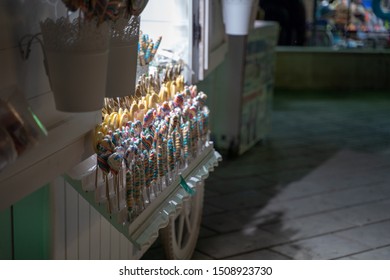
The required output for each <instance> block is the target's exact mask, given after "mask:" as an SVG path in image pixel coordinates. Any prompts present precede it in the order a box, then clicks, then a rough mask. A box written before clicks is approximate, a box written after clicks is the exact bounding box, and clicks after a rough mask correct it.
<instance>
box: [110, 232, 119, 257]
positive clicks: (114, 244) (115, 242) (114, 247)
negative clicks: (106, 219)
mask: <svg viewBox="0 0 390 280" xmlns="http://www.w3.org/2000/svg"><path fill="white" fill-rule="evenodd" d="M110 237H111V238H110V239H111V255H110V259H111V260H119V246H120V233H119V231H118V230H117V229H116V228H114V227H113V226H111V236H110Z"/></svg>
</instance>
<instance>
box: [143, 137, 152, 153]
mask: <svg viewBox="0 0 390 280" xmlns="http://www.w3.org/2000/svg"><path fill="white" fill-rule="evenodd" d="M141 139H142V140H141V142H142V146H143V148H144V149H145V150H146V151H147V152H149V151H150V149H151V148H152V145H153V137H152V136H151V135H144V134H143V133H142V136H141Z"/></svg>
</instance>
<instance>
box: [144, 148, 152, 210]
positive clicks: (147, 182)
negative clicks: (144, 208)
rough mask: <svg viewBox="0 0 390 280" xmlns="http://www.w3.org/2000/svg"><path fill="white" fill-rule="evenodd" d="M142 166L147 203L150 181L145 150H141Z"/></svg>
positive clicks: (147, 155) (147, 156) (147, 157)
mask: <svg viewBox="0 0 390 280" xmlns="http://www.w3.org/2000/svg"><path fill="white" fill-rule="evenodd" d="M142 160H143V167H144V181H145V188H146V195H147V196H148V200H149V203H150V202H151V200H150V182H151V174H150V171H149V154H148V152H147V151H143V158H142Z"/></svg>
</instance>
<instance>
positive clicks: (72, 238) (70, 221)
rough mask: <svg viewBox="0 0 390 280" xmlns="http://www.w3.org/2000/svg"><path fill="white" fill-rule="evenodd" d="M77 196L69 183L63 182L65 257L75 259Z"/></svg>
mask: <svg viewBox="0 0 390 280" xmlns="http://www.w3.org/2000/svg"><path fill="white" fill-rule="evenodd" d="M78 196H79V194H78V193H77V192H76V191H75V190H74V189H73V187H72V186H70V185H69V184H67V183H66V184H65V200H66V202H65V205H66V219H65V222H66V259H68V260H77V259H78V258H79V256H78V247H79V240H78V210H79V209H78V208H79V203H78Z"/></svg>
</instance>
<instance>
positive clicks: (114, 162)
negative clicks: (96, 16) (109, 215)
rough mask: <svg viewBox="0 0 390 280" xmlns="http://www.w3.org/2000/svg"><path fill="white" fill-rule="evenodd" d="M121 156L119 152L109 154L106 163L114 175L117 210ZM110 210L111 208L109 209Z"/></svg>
mask: <svg viewBox="0 0 390 280" xmlns="http://www.w3.org/2000/svg"><path fill="white" fill-rule="evenodd" d="M122 160H123V156H122V155H121V154H120V153H117V152H115V153H113V154H111V155H110V156H109V157H108V159H107V162H108V165H109V166H110V171H111V173H112V174H113V176H114V190H115V194H116V202H117V210H118V211H119V210H120V197H119V187H120V186H119V182H120V180H119V172H120V170H121V168H122ZM111 210H112V209H111Z"/></svg>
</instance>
